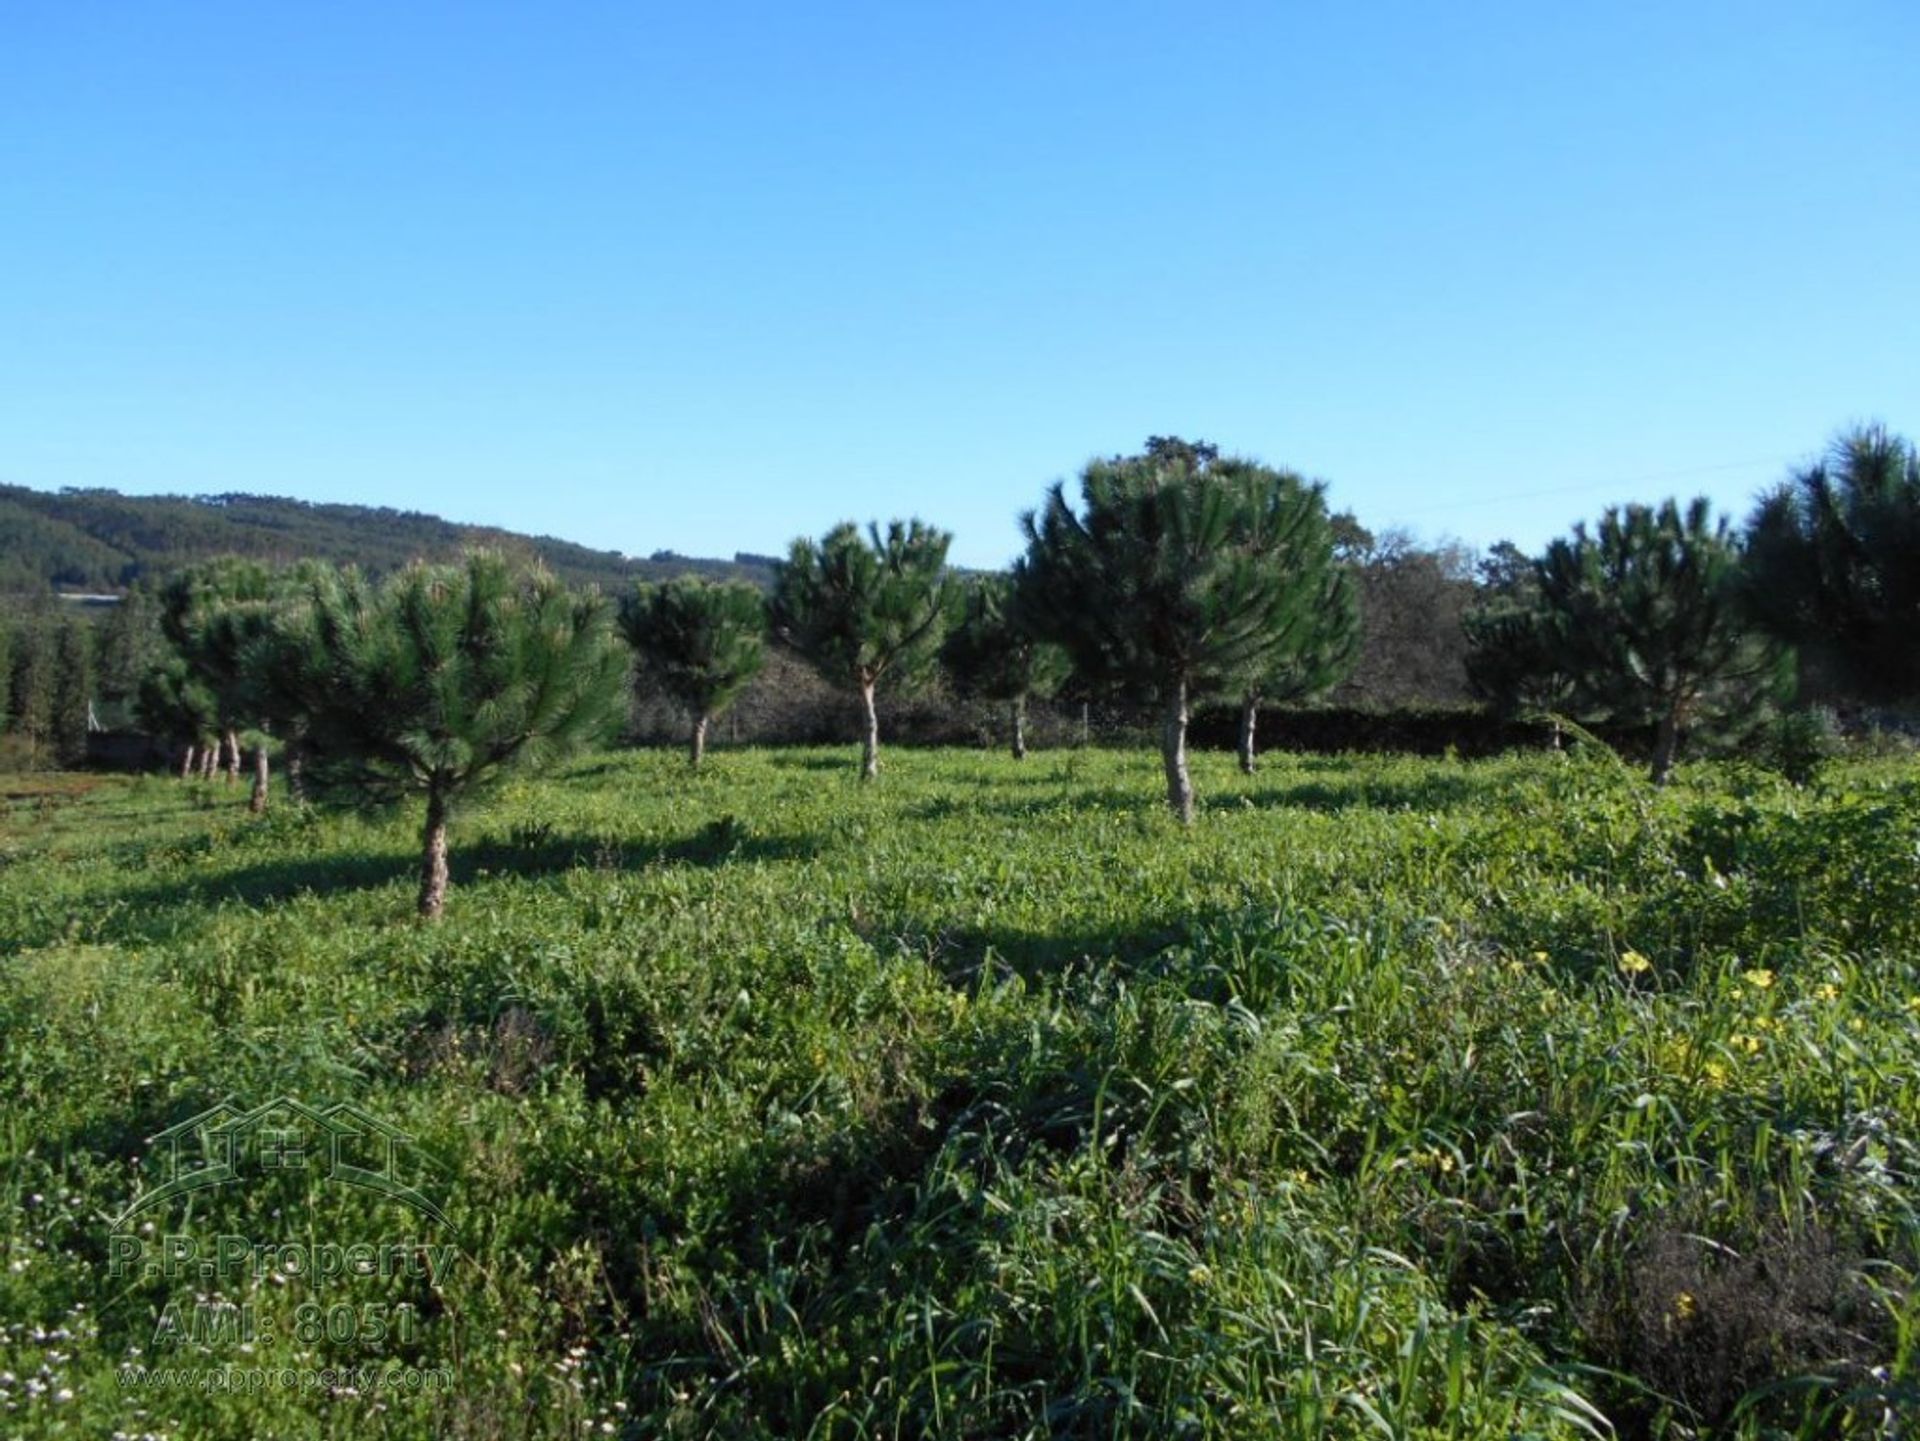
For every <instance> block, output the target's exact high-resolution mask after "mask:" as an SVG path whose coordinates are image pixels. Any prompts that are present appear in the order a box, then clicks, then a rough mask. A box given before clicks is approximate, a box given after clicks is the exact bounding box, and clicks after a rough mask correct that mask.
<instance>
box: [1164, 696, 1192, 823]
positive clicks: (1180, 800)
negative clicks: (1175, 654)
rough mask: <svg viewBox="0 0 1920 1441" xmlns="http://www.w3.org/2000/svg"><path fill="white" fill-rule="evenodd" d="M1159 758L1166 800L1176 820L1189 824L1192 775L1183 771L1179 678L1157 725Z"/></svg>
mask: <svg viewBox="0 0 1920 1441" xmlns="http://www.w3.org/2000/svg"><path fill="white" fill-rule="evenodd" d="M1160 759H1161V761H1162V762H1163V763H1164V764H1165V766H1166V771H1167V804H1168V805H1169V806H1170V807H1172V809H1173V813H1174V814H1175V815H1176V816H1178V817H1180V824H1181V825H1183V826H1190V825H1192V824H1193V778H1192V777H1191V776H1189V775H1188V774H1187V683H1186V682H1185V681H1181V682H1180V683H1179V685H1178V686H1176V687H1175V688H1174V692H1173V694H1172V695H1171V696H1170V697H1169V698H1168V700H1167V713H1166V716H1165V718H1164V720H1163V721H1162V723H1161V729H1160Z"/></svg>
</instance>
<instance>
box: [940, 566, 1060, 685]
mask: <svg viewBox="0 0 1920 1441" xmlns="http://www.w3.org/2000/svg"><path fill="white" fill-rule="evenodd" d="M940 660H941V664H942V665H944V666H945V667H946V669H947V674H948V676H950V677H951V678H952V680H953V687H954V690H955V691H956V692H957V693H958V694H960V695H963V696H979V697H981V698H983V699H986V700H998V701H1014V700H1023V699H1027V698H1029V697H1031V698H1033V699H1045V698H1046V697H1048V696H1050V695H1052V694H1053V693H1054V692H1055V691H1057V690H1058V689H1059V688H1060V686H1061V684H1062V683H1063V682H1065V680H1066V678H1067V671H1068V663H1067V656H1066V652H1065V651H1063V650H1061V649H1060V647H1059V646H1056V645H1051V644H1049V643H1048V642H1046V641H1043V640H1040V639H1038V638H1037V637H1036V636H1035V635H1034V634H1033V631H1032V629H1031V628H1030V627H1029V626H1028V625H1027V624H1026V623H1025V622H1024V620H1023V619H1022V618H1021V616H1020V615H1019V614H1018V612H1017V610H1016V608H1015V606H1014V597H1013V586H1012V583H1011V582H1010V581H1009V580H1008V579H1007V578H1006V577H1004V576H998V575H984V576H978V577H976V578H974V579H972V580H969V581H968V582H967V584H966V587H965V589H964V590H963V592H962V595H961V602H960V612H959V618H958V620H957V621H956V622H955V624H954V627H953V629H952V630H951V631H949V632H948V634H947V639H946V643H945V645H943V646H942V647H941V651H940Z"/></svg>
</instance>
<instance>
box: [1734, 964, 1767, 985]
mask: <svg viewBox="0 0 1920 1441" xmlns="http://www.w3.org/2000/svg"><path fill="white" fill-rule="evenodd" d="M1740 979H1741V980H1743V981H1745V982H1746V983H1747V984H1748V985H1750V986H1752V987H1753V988H1754V989H1755V990H1756V991H1767V990H1771V989H1773V972H1772V971H1769V970H1767V969H1766V968H1765V967H1764V966H1762V967H1760V968H1759V969H1757V970H1752V971H1748V972H1746V973H1745V974H1743V975H1742V976H1741V977H1740Z"/></svg>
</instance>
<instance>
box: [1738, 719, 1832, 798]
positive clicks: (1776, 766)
mask: <svg viewBox="0 0 1920 1441" xmlns="http://www.w3.org/2000/svg"><path fill="white" fill-rule="evenodd" d="M1758 753H1759V757H1760V761H1761V764H1763V765H1765V766H1767V767H1768V768H1769V769H1771V770H1774V771H1776V772H1778V773H1779V774H1780V775H1782V776H1784V777H1786V778H1787V779H1788V780H1789V781H1792V782H1793V784H1795V785H1797V786H1808V785H1812V784H1813V783H1814V782H1815V781H1816V780H1818V779H1819V777H1820V773H1821V771H1823V770H1824V769H1826V767H1827V765H1828V763H1829V762H1831V761H1832V760H1833V759H1834V758H1835V757H1836V756H1838V755H1839V754H1840V733H1839V726H1838V724H1837V723H1836V721H1835V719H1834V715H1833V712H1832V711H1830V710H1828V709H1827V708H1826V707H1824V706H1807V707H1804V708H1801V709H1797V710H1789V711H1783V712H1782V713H1781V714H1779V715H1778V716H1775V717H1774V719H1773V720H1772V722H1771V723H1769V724H1768V726H1767V728H1766V729H1765V730H1764V731H1763V732H1762V733H1761V736H1760V744H1759V747H1758Z"/></svg>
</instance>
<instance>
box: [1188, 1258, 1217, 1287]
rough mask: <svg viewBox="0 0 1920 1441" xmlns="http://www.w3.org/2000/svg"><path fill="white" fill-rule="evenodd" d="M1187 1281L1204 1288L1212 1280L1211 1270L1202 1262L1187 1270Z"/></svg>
mask: <svg viewBox="0 0 1920 1441" xmlns="http://www.w3.org/2000/svg"><path fill="white" fill-rule="evenodd" d="M1187 1279H1188V1280H1189V1281H1191V1282H1193V1284H1194V1285H1196V1286H1204V1285H1206V1284H1207V1282H1209V1281H1211V1280H1212V1279H1213V1268H1212V1267H1211V1266H1208V1265H1207V1264H1205V1263H1204V1262H1202V1263H1201V1264H1200V1265H1197V1266H1190V1267H1188V1268H1187Z"/></svg>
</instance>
